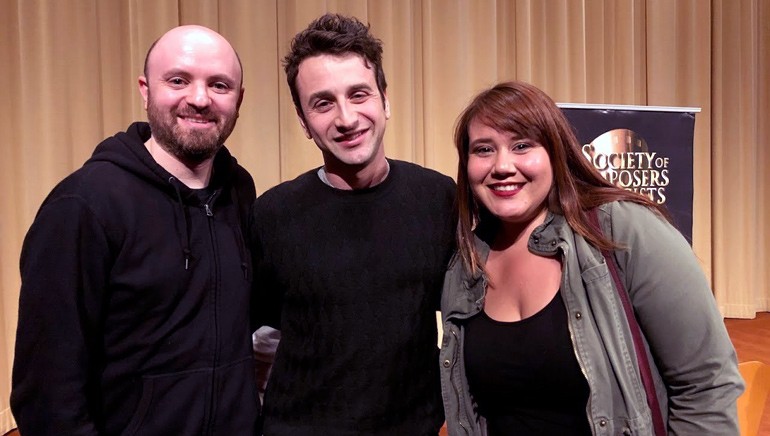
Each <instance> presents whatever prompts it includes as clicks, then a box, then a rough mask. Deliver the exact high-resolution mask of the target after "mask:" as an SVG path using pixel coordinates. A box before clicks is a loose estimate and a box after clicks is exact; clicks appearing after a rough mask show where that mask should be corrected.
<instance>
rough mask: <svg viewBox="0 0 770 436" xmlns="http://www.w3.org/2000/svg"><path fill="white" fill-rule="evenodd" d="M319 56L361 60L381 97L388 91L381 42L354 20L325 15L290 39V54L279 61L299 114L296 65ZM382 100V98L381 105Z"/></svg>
mask: <svg viewBox="0 0 770 436" xmlns="http://www.w3.org/2000/svg"><path fill="white" fill-rule="evenodd" d="M322 54H328V55H335V56H344V55H346V54H355V55H358V56H361V57H362V58H363V60H364V64H365V65H366V67H367V68H371V65H373V66H374V77H375V78H376V80H377V89H378V90H379V91H380V94H382V96H383V97H384V95H385V89H386V88H387V87H388V84H387V82H386V81H385V72H384V71H383V70H382V41H380V40H379V39H377V38H375V37H374V36H373V35H372V34H371V33H369V25H368V24H364V23H362V22H360V21H358V19H356V18H355V17H346V16H344V15H339V14H325V15H322V16H321V17H319V18H317V19H316V20H314V21H313V22H312V23H310V25H308V27H307V29H305V30H303V31H302V32H300V33H298V34H297V35H296V36H294V39H292V41H291V50H290V51H289V54H287V55H286V57H284V58H283V68H284V70H285V71H286V80H287V81H288V82H289V89H290V90H291V98H292V100H294V106H295V107H296V108H297V111H298V112H299V113H300V114H302V106H301V104H300V101H299V93H298V92H297V73H298V72H299V64H301V63H302V61H304V60H305V59H307V58H309V57H312V56H318V55H322ZM384 102H385V100H384V98H383V104H384Z"/></svg>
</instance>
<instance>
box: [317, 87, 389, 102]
mask: <svg viewBox="0 0 770 436" xmlns="http://www.w3.org/2000/svg"><path fill="white" fill-rule="evenodd" d="M373 89H374V88H372V87H371V86H370V85H369V84H368V83H366V82H362V83H356V84H353V85H350V86H348V88H347V89H346V92H350V91H359V90H366V91H372V90H373ZM333 98H334V94H333V93H332V92H331V91H329V90H326V89H324V90H322V91H318V92H314V93H312V94H310V95H309V96H308V98H307V103H308V104H309V103H310V102H312V101H314V100H321V99H330V100H331V99H333Z"/></svg>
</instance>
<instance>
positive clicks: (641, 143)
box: [559, 104, 699, 243]
mask: <svg viewBox="0 0 770 436" xmlns="http://www.w3.org/2000/svg"><path fill="white" fill-rule="evenodd" d="M559 106H560V107H561V108H562V111H564V114H565V115H566V116H567V119H568V120H569V121H570V122H571V123H572V125H573V126H574V127H575V132H576V134H577V137H578V141H580V143H581V144H583V146H582V151H583V156H585V158H586V159H588V160H590V161H591V162H593V164H594V166H595V167H596V168H597V169H598V170H599V171H600V172H601V173H602V175H603V176H604V178H605V179H607V180H610V181H611V182H612V183H614V184H615V185H617V186H620V187H623V188H625V189H628V190H631V191H635V192H638V193H640V194H642V195H645V196H647V197H649V198H650V199H651V200H652V201H654V202H656V203H659V204H664V205H665V206H666V208H667V209H668V211H669V212H670V213H671V216H672V218H673V219H674V224H675V225H676V226H677V228H678V229H679V231H681V232H682V234H683V235H684V236H685V238H687V240H688V241H690V243H692V196H693V172H692V152H693V133H694V128H695V113H696V112H698V111H699V109H696V108H667V107H647V106H601V105H571V104H559Z"/></svg>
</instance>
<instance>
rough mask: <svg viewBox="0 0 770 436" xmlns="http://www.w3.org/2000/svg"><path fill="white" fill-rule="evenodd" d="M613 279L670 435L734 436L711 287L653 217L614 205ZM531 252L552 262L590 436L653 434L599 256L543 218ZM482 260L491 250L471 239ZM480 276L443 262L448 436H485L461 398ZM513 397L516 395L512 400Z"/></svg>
mask: <svg viewBox="0 0 770 436" xmlns="http://www.w3.org/2000/svg"><path fill="white" fill-rule="evenodd" d="M598 216H599V221H600V223H601V225H602V229H603V232H604V234H605V235H606V236H608V237H610V238H611V239H612V240H613V241H615V242H616V244H618V245H619V246H620V247H622V248H619V249H616V250H615V251H614V256H615V260H616V261H617V264H618V266H619V272H620V275H621V279H622V280H623V282H624V284H625V287H626V289H627V290H628V293H629V295H630V299H631V302H632V305H633V307H634V311H635V312H636V317H637V320H638V322H639V325H640V327H641V329H642V332H643V335H644V337H645V341H646V345H647V348H648V353H649V354H650V367H651V368H652V372H653V378H654V379H655V384H656V393H657V396H658V400H659V403H660V407H661V409H662V410H661V412H662V414H663V419H664V422H667V424H668V432H669V434H673V435H704V434H708V435H737V434H738V423H737V417H736V407H735V401H736V399H737V398H738V396H739V395H740V394H741V392H742V391H743V379H742V378H741V376H740V374H739V372H738V365H737V360H736V355H735V349H734V348H733V346H732V343H731V342H730V339H729V337H728V335H727V331H726V329H725V326H724V323H723V321H722V316H721V315H720V313H719V311H718V310H717V307H716V304H715V301H714V297H713V295H712V292H711V289H710V288H709V285H708V283H707V281H706V278H705V276H704V274H703V272H702V270H701V268H700V266H699V264H698V262H697V260H696V258H695V256H694V254H693V252H692V249H691V247H690V246H689V244H688V243H687V241H686V240H685V239H684V238H683V237H682V235H681V234H680V233H679V232H678V231H677V230H676V229H675V228H674V227H673V226H671V225H670V224H669V223H668V222H667V221H665V220H663V219H662V218H660V217H659V216H657V215H656V214H655V213H653V212H652V211H650V210H649V209H647V208H645V207H642V206H639V205H637V204H633V203H630V202H613V203H608V204H605V205H603V206H602V207H600V208H599V210H598ZM528 243H529V250H530V251H531V252H533V253H535V254H538V255H542V256H560V257H561V260H562V268H563V270H562V284H561V292H560V295H562V298H563V299H564V304H565V306H566V308H567V313H568V324H569V331H570V336H571V340H572V344H573V347H574V350H575V355H576V357H577V360H578V363H579V364H580V367H581V369H582V371H583V374H584V375H585V377H586V380H587V381H588V385H589V388H590V395H589V398H588V403H587V404H586V416H587V418H588V421H589V424H590V427H591V429H592V431H593V434H594V435H618V434H624V435H625V434H631V435H653V434H654V430H653V427H652V419H651V415H650V410H649V407H648V406H647V401H646V396H645V391H644V387H643V385H642V383H641V379H640V377H639V368H638V361H637V357H636V354H635V352H634V346H633V341H632V339H631V332H630V330H629V327H628V324H627V322H626V319H625V316H624V313H623V308H622V305H621V302H620V299H619V298H618V296H617V292H616V291H615V289H614V285H613V281H612V277H611V275H610V273H609V270H608V268H607V265H606V263H605V260H604V257H603V256H602V254H601V252H600V251H599V250H598V249H596V248H594V247H593V246H592V245H590V244H589V243H588V242H587V241H586V240H585V239H583V237H581V236H580V235H578V234H576V233H575V232H573V230H572V229H571V228H570V227H569V225H568V224H567V222H566V220H565V219H564V217H563V216H561V215H556V214H551V213H549V214H548V216H547V217H546V220H545V222H544V223H543V224H542V225H541V226H539V227H538V228H537V229H535V231H533V232H532V235H530V238H529V242H528ZM477 244H478V245H477V246H478V248H479V251H480V253H481V257H482V261H486V257H487V255H488V253H489V247H488V245H487V244H486V243H484V241H482V240H481V239H479V238H477ZM485 292H486V277H485V276H484V275H483V274H477V275H476V276H473V277H471V276H469V275H468V274H467V272H466V270H465V268H464V267H463V264H462V261H460V260H458V257H457V256H455V259H453V261H452V262H451V264H450V266H449V270H448V271H447V273H446V278H445V282H444V290H443V295H442V301H441V312H442V320H443V327H444V334H443V339H442V346H441V353H440V365H441V382H442V394H443V397H444V407H445V411H446V419H447V428H448V430H449V434H450V435H484V434H486V426H485V423H484V418H483V417H481V416H478V414H477V413H476V408H475V405H474V402H473V399H472V398H471V396H470V394H469V392H468V382H467V379H466V376H465V367H464V361H463V338H464V331H463V321H464V320H465V319H467V318H469V317H471V316H473V315H475V314H476V313H478V312H479V311H480V310H481V309H482V308H483V306H484V294H485ZM511 394H512V395H515V393H511Z"/></svg>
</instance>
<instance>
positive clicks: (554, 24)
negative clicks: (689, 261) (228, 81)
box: [0, 0, 770, 433]
mask: <svg viewBox="0 0 770 436" xmlns="http://www.w3.org/2000/svg"><path fill="white" fill-rule="evenodd" d="M0 6H2V8H1V9H0V10H2V13H0V59H2V61H1V62H0V77H2V78H3V86H1V87H0V102H2V103H3V104H2V106H0V132H2V133H3V140H2V147H3V149H2V150H3V156H4V157H5V158H4V159H2V160H0V183H1V185H0V186H2V187H3V195H0V211H2V213H3V218H2V219H1V220H0V314H2V322H0V433H2V432H4V431H6V430H8V429H10V428H12V427H13V425H14V423H13V418H12V416H11V413H10V410H9V409H8V394H9V392H10V374H11V365H12V361H13V343H14V334H15V329H16V321H17V309H18V296H19V273H18V258H19V251H20V249H21V243H22V240H23V237H24V234H25V233H26V230H27V228H28V227H29V225H30V223H31V222H32V219H33V218H34V215H35V212H36V211H37V208H38V207H39V205H40V203H41V202H42V200H43V199H44V198H45V195H46V194H47V193H48V192H49V191H50V190H51V188H52V187H53V186H54V185H55V184H56V183H57V182H58V181H59V180H61V179H62V178H63V177H64V176H66V175H67V174H68V173H70V172H71V171H73V170H74V169H76V168H78V167H79V166H80V165H81V164H82V163H83V162H84V161H85V160H86V159H87V158H88V156H89V155H90V153H91V152H92V150H93V148H94V147H95V145H96V144H97V143H98V142H99V141H100V140H101V139H102V138H103V137H105V136H107V135H111V134H113V133H115V132H116V131H118V130H123V129H125V127H127V125H128V124H129V123H130V122H131V121H132V120H136V119H144V113H143V111H142V109H141V100H140V98H139V95H138V93H137V88H136V78H137V77H138V75H139V74H140V72H141V67H142V63H143V61H144V55H145V52H146V50H147V48H148V46H149V44H150V43H151V42H152V41H153V40H155V39H156V38H157V37H158V36H160V35H161V34H162V33H163V32H164V31H166V30H167V29H169V28H170V27H173V26H175V25H178V24H190V23H197V24H203V25H206V26H209V27H211V28H214V29H216V30H218V31H220V33H222V34H223V35H224V36H225V37H227V38H228V39H229V40H230V41H231V42H232V43H233V45H234V46H235V47H236V49H237V50H238V51H239V53H240V55H241V57H242V60H243V64H244V69H245V78H244V80H245V86H246V96H245V101H244V105H243V108H242V111H241V118H240V121H239V123H238V126H237V127H236V129H235V133H234V134H233V135H232V137H231V138H230V140H229V141H228V146H229V147H230V148H231V150H232V151H233V152H234V153H235V154H236V156H238V158H239V160H240V161H241V163H242V164H243V165H244V166H245V167H246V168H248V169H249V170H250V171H251V172H252V174H253V175H254V178H255V180H256V183H257V189H258V190H259V191H260V192H264V191H265V190H266V189H268V188H269V187H271V186H273V185H275V184H277V183H278V182H280V181H283V180H287V179H291V178H293V177H295V176H296V175H298V174H300V173H301V172H303V171H305V170H307V169H309V168H310V167H313V166H316V165H319V164H320V162H321V160H320V154H319V152H318V151H317V149H316V148H315V146H314V145H313V143H312V142H310V141H308V140H307V139H306V138H305V137H304V135H303V134H302V131H301V129H300V128H299V125H298V123H297V121H296V117H295V114H294V109H293V107H292V104H291V98H290V96H289V91H288V88H287V86H286V84H285V76H284V74H283V71H282V69H281V65H280V59H281V57H282V56H283V54H284V53H285V52H286V51H287V49H288V42H289V40H290V39H291V37H292V36H293V35H294V34H295V33H296V32H297V31H299V30H301V29H302V28H304V27H305V26H306V25H307V23H308V22H310V21H311V20H312V19H313V18H315V17H316V16H318V15H319V14H321V13H323V12H325V11H336V12H342V13H345V14H349V15H355V16H357V17H359V18H360V19H362V20H364V21H368V22H369V23H371V25H372V28H373V30H374V32H375V34H376V35H378V36H379V37H380V38H381V39H382V40H383V42H384V45H385V71H386V74H387V77H388V83H389V89H388V96H389V98H390V101H391V104H392V112H393V117H392V118H391V121H390V122H389V123H390V126H389V128H388V130H387V133H386V137H385V141H386V150H387V152H388V155H389V156H391V157H394V158H399V159H405V160H410V161H414V162H417V163H420V164H423V165H425V166H428V167H431V168H435V169H437V170H439V171H441V172H444V173H446V174H449V175H454V174H455V171H456V168H455V166H456V158H455V155H454V151H453V148H452V141H451V131H452V126H453V123H454V119H455V117H456V116H457V114H458V112H459V111H460V110H461V109H462V107H463V106H464V104H465V103H466V102H467V101H468V100H469V98H470V97H471V96H472V95H473V94H474V93H475V92H477V91H479V90H480V89H482V88H484V87H486V86H489V85H491V84H493V83H495V82H497V81H500V80H505V79H520V80H526V81H530V82H532V83H534V84H536V85H537V86H539V87H541V88H543V89H544V90H546V91H547V92H548V93H550V94H551V95H552V96H553V98H554V99H555V100H556V101H560V102H573V103H581V102H587V103H613V104H636V105H658V106H691V107H692V106H694V107H700V108H702V112H701V113H700V114H698V115H697V116H696V134H695V151H694V166H695V174H694V178H695V180H694V183H695V199H694V203H695V204H694V231H693V239H694V241H693V247H694V250H695V252H696V254H697V255H698V257H699V258H700V259H701V261H702V265H703V267H704V270H705V271H706V273H707V275H708V276H709V277H710V278H711V280H712V283H713V286H714V291H715V295H716V298H717V301H718V304H719V306H720V309H721V310H722V312H723V313H724V314H725V315H726V316H731V317H753V316H754V314H755V312H757V311H763V310H770V287H769V286H768V283H769V282H770V273H769V272H768V270H767V269H766V268H765V265H767V264H768V263H769V262H768V261H769V259H768V255H769V254H770V232H769V231H768V230H766V225H765V223H766V222H767V220H768V219H770V206H768V205H767V204H766V202H765V200H766V199H767V198H768V195H769V194H770V192H768V190H769V189H770V188H768V186H770V172H768V171H766V170H765V168H767V167H768V166H770V150H768V148H770V144H768V137H769V135H770V115H768V114H770V82H769V80H768V79H770V70H769V69H770V65H769V64H770V27H769V26H768V23H770V2H768V1H766V0H735V1H728V0H723V1H721V0H712V1H711V2H709V1H704V0H497V1H495V0H368V1H366V0H304V1H303V0H174V1H170V0H161V1H154V0H152V1H151V0H62V1H58V0H57V1H54V0H48V1H46V0H0Z"/></svg>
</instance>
